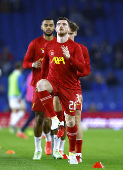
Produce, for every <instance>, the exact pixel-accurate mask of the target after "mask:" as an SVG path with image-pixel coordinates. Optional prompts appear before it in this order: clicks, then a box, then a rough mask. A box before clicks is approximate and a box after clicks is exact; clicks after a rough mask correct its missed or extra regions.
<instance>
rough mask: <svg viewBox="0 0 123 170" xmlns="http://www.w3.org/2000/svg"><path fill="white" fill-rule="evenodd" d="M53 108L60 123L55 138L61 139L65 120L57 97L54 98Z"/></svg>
mask: <svg viewBox="0 0 123 170" xmlns="http://www.w3.org/2000/svg"><path fill="white" fill-rule="evenodd" d="M53 106H54V111H55V113H56V115H57V117H58V119H59V121H60V122H59V127H58V132H57V137H62V136H64V130H65V118H64V112H63V111H62V107H61V103H60V101H59V97H58V96H54V98H53Z"/></svg>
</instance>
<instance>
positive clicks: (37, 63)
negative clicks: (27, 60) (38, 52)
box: [33, 58, 42, 68]
mask: <svg viewBox="0 0 123 170" xmlns="http://www.w3.org/2000/svg"><path fill="white" fill-rule="evenodd" d="M33 67H35V68H41V67H42V64H41V58H39V60H38V61H36V62H34V63H33Z"/></svg>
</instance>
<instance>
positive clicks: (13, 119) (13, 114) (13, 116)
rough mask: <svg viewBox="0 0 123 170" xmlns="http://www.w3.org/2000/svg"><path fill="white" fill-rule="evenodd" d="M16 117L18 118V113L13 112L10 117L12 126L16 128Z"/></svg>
mask: <svg viewBox="0 0 123 170" xmlns="http://www.w3.org/2000/svg"><path fill="white" fill-rule="evenodd" d="M16 117H17V113H15V112H12V113H11V115H10V123H9V124H10V126H15V125H16V124H15V122H16Z"/></svg>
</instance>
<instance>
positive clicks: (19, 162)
mask: <svg viewBox="0 0 123 170" xmlns="http://www.w3.org/2000/svg"><path fill="white" fill-rule="evenodd" d="M29 130H31V131H32V129H27V131H26V133H28V131H29ZM83 137H84V142H83V149H82V151H83V162H82V163H79V164H78V165H69V163H68V161H67V160H55V159H53V157H52V155H50V156H47V155H45V153H44V147H45V140H44V139H43V140H42V149H43V155H42V158H41V160H38V161H37V160H32V157H33V153H34V137H33V135H32V136H30V137H29V139H27V140H24V139H20V138H18V137H16V135H15V134H11V133H10V132H9V130H8V129H3V128H2V129H0V147H1V149H0V170H91V169H92V166H93V165H94V163H95V162H101V163H102V164H103V165H104V167H105V170H123V130H119V131H115V130H112V129H89V130H88V131H84V134H83ZM7 150H13V151H15V154H13V155H12V154H6V151H7ZM65 153H66V154H68V139H66V143H65Z"/></svg>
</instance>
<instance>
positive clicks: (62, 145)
mask: <svg viewBox="0 0 123 170" xmlns="http://www.w3.org/2000/svg"><path fill="white" fill-rule="evenodd" d="M64 144H65V140H61V141H60V146H59V150H61V151H62V153H63V154H64Z"/></svg>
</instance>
